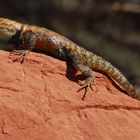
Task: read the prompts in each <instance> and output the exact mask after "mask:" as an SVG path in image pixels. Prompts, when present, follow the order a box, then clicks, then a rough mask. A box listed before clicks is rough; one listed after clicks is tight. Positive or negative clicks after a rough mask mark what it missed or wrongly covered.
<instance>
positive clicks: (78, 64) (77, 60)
mask: <svg viewBox="0 0 140 140" xmlns="http://www.w3.org/2000/svg"><path fill="white" fill-rule="evenodd" d="M72 60H73V66H74V67H75V68H76V70H78V71H80V72H81V73H82V74H83V75H84V76H86V77H87V78H86V79H85V80H82V81H81V80H79V81H78V83H79V85H80V86H82V87H81V88H80V89H79V90H78V92H79V91H81V90H83V89H85V92H84V95H83V97H82V100H84V98H85V96H86V93H87V89H88V88H89V87H90V88H91V90H93V88H92V84H94V83H95V75H94V72H93V71H92V69H91V68H90V67H88V66H84V65H83V64H82V60H81V57H80V55H78V54H75V55H74V56H73V59H72Z"/></svg>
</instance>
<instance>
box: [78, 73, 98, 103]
mask: <svg viewBox="0 0 140 140" xmlns="http://www.w3.org/2000/svg"><path fill="white" fill-rule="evenodd" d="M78 83H79V85H80V86H81V88H80V89H78V90H77V92H79V91H81V90H83V89H84V90H85V92H84V95H83V97H82V100H84V99H85V96H86V93H87V90H88V88H90V89H91V90H92V91H93V88H92V85H94V84H95V76H94V75H93V76H91V77H87V78H86V79H85V80H82V81H81V80H79V81H78ZM95 87H96V86H95ZM97 90H98V89H97Z"/></svg>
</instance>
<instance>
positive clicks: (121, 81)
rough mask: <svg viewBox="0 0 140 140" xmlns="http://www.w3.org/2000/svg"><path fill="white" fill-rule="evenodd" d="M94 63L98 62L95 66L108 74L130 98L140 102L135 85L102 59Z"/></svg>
mask: <svg viewBox="0 0 140 140" xmlns="http://www.w3.org/2000/svg"><path fill="white" fill-rule="evenodd" d="M94 61H96V63H94V64H96V65H94V67H95V68H98V69H99V70H101V71H104V72H105V73H107V74H108V75H109V76H110V77H111V78H112V79H113V80H114V81H115V82H117V84H118V85H119V86H120V87H121V88H122V89H124V90H125V91H126V92H127V94H128V95H129V96H131V97H132V98H135V99H138V100H140V98H139V97H138V95H137V94H136V90H135V89H134V87H133V85H132V84H131V83H129V81H128V80H127V78H126V77H125V76H124V75H123V74H122V73H121V72H120V71H119V70H118V69H117V68H116V67H115V66H113V65H112V64H111V63H109V62H108V61H106V60H104V59H103V58H101V57H99V56H98V57H96V58H94Z"/></svg>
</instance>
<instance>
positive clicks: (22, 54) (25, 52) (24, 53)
mask: <svg viewBox="0 0 140 140" xmlns="http://www.w3.org/2000/svg"><path fill="white" fill-rule="evenodd" d="M28 53H29V50H14V51H12V52H10V55H9V56H11V55H18V57H17V58H14V60H13V62H15V61H18V60H20V59H21V61H20V62H21V63H23V62H24V60H25V57H26V56H27V55H28Z"/></svg>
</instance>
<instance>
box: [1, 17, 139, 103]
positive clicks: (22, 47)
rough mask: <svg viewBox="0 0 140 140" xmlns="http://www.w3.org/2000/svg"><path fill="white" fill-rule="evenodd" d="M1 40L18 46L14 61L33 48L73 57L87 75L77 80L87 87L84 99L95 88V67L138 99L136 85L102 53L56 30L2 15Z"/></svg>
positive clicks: (73, 60) (74, 65)
mask: <svg viewBox="0 0 140 140" xmlns="http://www.w3.org/2000/svg"><path fill="white" fill-rule="evenodd" d="M0 41H1V42H4V43H7V44H12V45H14V46H16V48H17V49H15V50H14V51H13V54H14V55H18V57H17V58H16V59H15V61H17V60H18V59H21V63H22V62H24V59H25V57H26V56H27V55H28V54H29V52H30V51H32V50H33V49H36V50H41V51H44V52H46V53H48V54H50V55H52V56H54V57H56V58H59V59H63V60H65V61H69V60H70V61H71V62H72V65H73V67H74V68H75V69H76V70H77V71H80V72H81V73H82V74H83V75H84V76H85V79H84V80H79V81H78V83H79V85H80V86H81V88H80V89H79V90H78V91H80V90H82V89H84V90H85V91H84V95H83V97H82V100H84V98H85V95H86V93H87V89H88V88H91V89H92V90H93V88H92V85H93V84H94V83H95V82H96V80H95V74H94V70H97V71H98V70H99V71H102V72H105V73H106V74H107V75H109V76H110V77H111V79H113V80H114V81H115V82H116V83H117V84H118V85H119V87H120V88H121V89H123V90H125V91H126V93H127V95H129V96H131V97H132V98H135V99H138V100H139V97H138V95H137V94H136V91H135V89H134V87H133V85H132V84H131V83H130V82H129V81H128V80H127V78H126V77H125V76H124V75H123V74H122V73H121V72H120V70H119V69H117V68H116V67H115V66H114V65H112V64H111V63H110V62H108V61H106V60H105V59H104V58H102V57H101V56H98V55H96V54H95V53H94V52H91V51H88V50H86V49H85V48H83V47H81V46H79V45H77V44H76V43H74V42H72V41H71V40H69V39H68V38H66V37H64V36H63V35H60V34H58V33H56V32H54V31H51V30H49V29H46V28H43V27H38V26H34V25H28V24H22V23H19V22H16V21H14V20H10V19H7V18H0Z"/></svg>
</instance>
